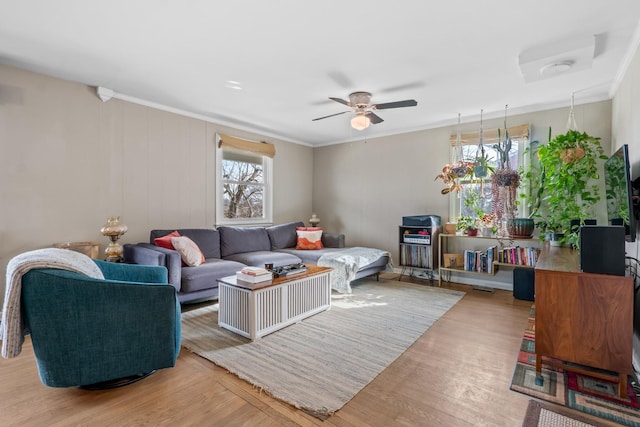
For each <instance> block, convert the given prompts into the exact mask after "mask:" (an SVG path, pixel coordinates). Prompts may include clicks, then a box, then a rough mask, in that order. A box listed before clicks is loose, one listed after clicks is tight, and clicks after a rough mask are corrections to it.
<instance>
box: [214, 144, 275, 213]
mask: <svg viewBox="0 0 640 427" xmlns="http://www.w3.org/2000/svg"><path fill="white" fill-rule="evenodd" d="M218 140H219V142H218V150H217V155H216V159H217V167H216V171H217V194H216V224H217V225H232V224H235V225H242V224H245V225H257V224H270V223H271V222H272V211H271V194H272V174H271V164H272V161H273V160H272V158H271V157H272V156H273V155H274V154H275V150H274V148H273V145H272V144H266V143H262V142H253V141H246V140H241V139H237V138H233V137H229V136H227V135H218Z"/></svg>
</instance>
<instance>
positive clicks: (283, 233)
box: [267, 221, 304, 251]
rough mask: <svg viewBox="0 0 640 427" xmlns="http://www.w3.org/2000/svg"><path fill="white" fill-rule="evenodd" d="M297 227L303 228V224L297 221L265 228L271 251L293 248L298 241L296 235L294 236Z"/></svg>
mask: <svg viewBox="0 0 640 427" xmlns="http://www.w3.org/2000/svg"><path fill="white" fill-rule="evenodd" d="M297 227H304V223H303V222H301V221H299V222H290V223H287V224H281V225H273V226H271V227H267V234H268V235H269V240H270V241H271V250H272V251H275V250H276V249H284V248H293V247H295V246H296V243H297V241H298V235H297V234H296V228H297Z"/></svg>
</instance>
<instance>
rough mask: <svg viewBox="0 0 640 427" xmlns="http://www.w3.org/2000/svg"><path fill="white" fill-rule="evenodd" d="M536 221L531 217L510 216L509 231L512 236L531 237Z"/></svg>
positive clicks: (508, 220)
mask: <svg viewBox="0 0 640 427" xmlns="http://www.w3.org/2000/svg"><path fill="white" fill-rule="evenodd" d="M534 229H535V223H534V222H533V219H531V218H509V219H507V232H508V233H509V236H510V237H515V238H521V239H523V238H529V237H531V236H532V235H533V230H534Z"/></svg>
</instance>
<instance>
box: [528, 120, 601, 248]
mask: <svg viewBox="0 0 640 427" xmlns="http://www.w3.org/2000/svg"><path fill="white" fill-rule="evenodd" d="M538 159H539V162H540V167H541V170H542V172H543V178H544V183H545V185H544V193H543V194H544V196H543V197H542V209H541V210H542V211H543V212H544V220H543V221H542V223H541V225H542V228H543V231H545V232H560V233H564V242H565V243H570V244H571V245H573V246H575V247H577V245H578V239H579V227H572V225H571V221H572V220H574V221H575V220H577V221H579V223H580V225H584V221H585V219H589V218H595V212H594V208H595V205H596V203H598V201H599V200H600V188H599V186H598V180H599V177H600V176H599V173H598V160H606V159H607V156H605V155H604V150H603V148H602V146H601V145H600V138H597V137H593V136H590V135H588V134H586V133H581V132H578V131H577V130H573V129H570V130H568V131H567V132H566V133H564V134H562V135H557V136H556V137H555V138H554V139H553V140H551V141H550V142H549V143H548V144H547V145H543V146H541V147H540V148H538Z"/></svg>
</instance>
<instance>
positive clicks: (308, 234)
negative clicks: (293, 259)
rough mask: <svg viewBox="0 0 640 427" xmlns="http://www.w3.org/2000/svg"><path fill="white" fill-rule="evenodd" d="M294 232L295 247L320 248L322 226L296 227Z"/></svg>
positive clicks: (304, 248) (305, 248)
mask: <svg viewBox="0 0 640 427" xmlns="http://www.w3.org/2000/svg"><path fill="white" fill-rule="evenodd" d="M296 234H297V235H298V242H297V244H296V249H303V250H317V249H322V248H323V246H322V228H320V227H297V228H296Z"/></svg>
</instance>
